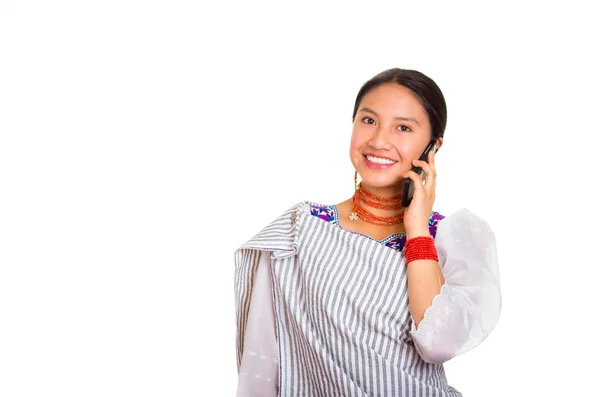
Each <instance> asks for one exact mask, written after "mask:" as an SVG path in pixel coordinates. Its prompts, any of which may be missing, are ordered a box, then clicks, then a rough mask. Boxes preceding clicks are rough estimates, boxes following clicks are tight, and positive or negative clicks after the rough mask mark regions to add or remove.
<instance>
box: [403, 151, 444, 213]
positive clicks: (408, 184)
mask: <svg viewBox="0 0 600 397" xmlns="http://www.w3.org/2000/svg"><path fill="white" fill-rule="evenodd" d="M431 150H433V151H434V153H435V152H437V148H436V142H435V139H432V140H431V141H430V142H429V143H428V144H427V147H426V148H425V151H424V152H423V154H422V155H421V157H419V160H424V161H427V159H428V158H429V152H430V151H431ZM412 170H413V171H414V172H416V173H417V174H418V175H420V176H421V179H422V180H423V182H425V171H423V168H421V167H415V166H413V167H412ZM414 192H415V184H414V182H413V181H412V179H410V178H406V179H405V180H404V192H403V194H402V206H403V207H408V206H409V205H410V202H411V201H412V197H413V193H414Z"/></svg>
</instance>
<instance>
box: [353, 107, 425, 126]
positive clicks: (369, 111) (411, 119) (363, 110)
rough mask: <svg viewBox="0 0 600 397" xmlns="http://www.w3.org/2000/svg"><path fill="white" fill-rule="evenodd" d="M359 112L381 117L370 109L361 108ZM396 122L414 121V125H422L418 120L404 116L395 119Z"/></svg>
mask: <svg viewBox="0 0 600 397" xmlns="http://www.w3.org/2000/svg"><path fill="white" fill-rule="evenodd" d="M359 112H368V113H372V114H374V115H375V116H377V117H379V115H378V114H377V112H376V111H374V110H373V109H369V108H361V109H360V110H359ZM394 120H404V121H412V122H413V123H415V124H416V125H420V124H419V122H418V121H417V120H416V119H414V118H412V117H402V116H398V117H396V118H394Z"/></svg>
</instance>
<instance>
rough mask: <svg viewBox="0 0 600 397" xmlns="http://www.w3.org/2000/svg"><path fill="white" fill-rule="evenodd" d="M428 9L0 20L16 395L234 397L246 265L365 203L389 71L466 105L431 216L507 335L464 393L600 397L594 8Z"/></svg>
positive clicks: (453, 374)
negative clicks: (356, 190) (469, 262)
mask: <svg viewBox="0 0 600 397" xmlns="http://www.w3.org/2000/svg"><path fill="white" fill-rule="evenodd" d="M415 3H417V2H402V1H396V2H389V3H387V4H386V3H381V2H343V3H342V2H340V3H339V4H335V3H333V2H316V1H314V2H295V3H289V2H275V1H273V2H270V3H268V2H261V1H258V2H257V1H254V2H242V1H238V2H210V4H208V5H207V4H204V3H202V2H193V1H185V2H184V1H170V2H167V1H162V2H159V1H144V2H142V1H103V2H76V1H70V2H67V1H55V2H31V1H17V0H14V1H8V2H4V1H3V2H2V3H1V4H2V6H0V13H1V14H0V395H1V396H3V397H16V396H50V395H52V396H54V395H56V396H61V397H65V396H233V395H234V394H235V383H236V368H235V314H234V299H233V252H234V250H235V248H237V246H239V245H241V244H242V243H243V242H245V241H246V240H247V239H249V238H250V237H251V236H252V235H253V234H255V233H256V232H258V231H259V230H260V229H261V228H262V227H264V226H265V225H266V224H267V223H269V222H270V221H271V220H273V219H274V218H275V217H276V216H278V215H279V214H281V213H282V212H283V211H285V210H286V209H287V208H289V207H291V206H292V205H294V204H295V203H297V202H299V201H301V200H312V201H318V202H322V203H328V204H329V203H337V202H339V201H342V200H344V199H346V198H348V197H350V195H351V194H352V186H353V180H352V178H353V169H352V166H351V164H350V160H349V158H348V147H349V137H350V132H351V122H350V116H351V111H352V106H353V101H354V97H355V95H356V93H357V91H358V89H359V88H360V85H361V84H362V83H363V82H365V81H366V80H368V79H369V78H370V77H372V76H373V75H375V74H376V73H378V72H380V71H382V70H384V69H387V68H390V67H403V68H409V69H417V70H420V71H422V72H424V73H425V74H427V75H429V76H430V77H432V78H433V79H434V80H435V81H436V82H437V83H438V84H439V85H440V87H441V88H442V90H443V92H444V95H445V97H446V100H447V103H448V109H449V116H448V117H449V118H448V127H447V130H446V136H445V144H444V147H443V148H442V150H441V151H440V152H439V153H438V155H437V157H436V163H437V167H438V183H437V186H438V189H437V201H436V205H435V209H436V210H438V211H440V212H441V213H443V214H448V213H451V212H453V211H455V210H456V209H458V208H461V207H467V208H469V209H471V210H472V211H473V212H475V213H476V214H478V215H480V216H482V217H484V218H485V219H487V220H488V221H489V223H490V225H491V226H492V228H493V229H494V230H495V232H496V237H497V243H498V250H499V256H500V264H501V277H502V289H503V294H504V295H503V312H502V316H501V319H500V322H499V324H498V326H497V328H496V330H495V331H494V332H493V333H492V335H491V336H490V337H489V338H488V339H487V340H486V341H485V342H484V343H483V344H482V345H480V346H479V347H477V348H476V349H475V350H473V351H471V352H468V353H466V354H464V355H463V356H460V357H457V358H455V359H453V360H452V361H450V362H449V363H447V364H446V370H447V375H448V380H449V383H450V384H451V385H453V386H455V387H456V388H458V389H459V390H461V391H462V392H463V393H464V395H465V396H488V397H491V396H507V395H511V396H534V395H544V396H550V395H552V396H563V395H580V394H584V393H585V395H590V394H595V393H597V390H595V389H594V387H595V386H594V384H595V383H596V382H594V379H595V378H596V374H595V370H594V368H593V367H594V366H595V364H593V361H592V363H591V364H587V362H588V359H591V360H594V359H595V357H596V356H597V354H598V353H599V351H598V342H597V341H596V339H595V338H596V333H595V332H593V328H592V326H591V325H590V324H588V323H590V322H592V321H593V320H594V319H595V316H596V314H597V312H598V310H597V308H595V306H594V305H593V303H594V302H595V299H597V298H596V297H595V294H594V293H593V291H595V288H596V285H597V283H598V276H600V272H599V271H598V265H599V264H600V263H599V260H598V255H597V250H596V249H595V248H594V247H595V246H594V245H592V244H593V243H594V242H595V237H597V231H596V226H595V224H596V222H597V216H596V211H597V209H596V206H595V205H596V203H597V201H598V195H597V193H594V190H595V188H596V187H597V185H598V183H597V172H598V166H597V156H598V155H597V143H598V133H599V132H600V131H599V128H598V119H597V114H598V113H597V110H598V105H599V103H598V102H599V101H598V90H599V89H600V84H599V77H598V70H600V65H599V63H598V61H597V58H596V56H597V47H598V46H597V44H598V43H597V38H598V37H600V32H599V30H598V27H597V26H598V25H597V21H596V18H594V17H593V15H594V13H593V12H592V7H591V6H590V5H588V4H590V3H592V2H584V1H568V2H567V1H562V2H542V1H540V2H516V1H515V2H506V1H503V2H494V3H490V2H472V3H466V2H438V3H429V4H428V5H416V4H415ZM421 3H422V2H419V4H421Z"/></svg>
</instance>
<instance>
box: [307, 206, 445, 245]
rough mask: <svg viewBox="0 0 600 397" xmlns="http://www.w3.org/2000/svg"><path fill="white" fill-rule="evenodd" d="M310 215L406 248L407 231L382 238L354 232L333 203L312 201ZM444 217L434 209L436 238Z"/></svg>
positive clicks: (432, 221) (432, 230)
mask: <svg viewBox="0 0 600 397" xmlns="http://www.w3.org/2000/svg"><path fill="white" fill-rule="evenodd" d="M310 215H312V216H316V217H317V218H319V219H321V220H324V221H326V222H329V223H331V224H333V225H335V226H337V227H339V228H340V229H342V230H344V231H346V232H348V233H353V234H358V235H360V236H363V237H366V238H368V239H370V240H373V241H376V242H378V243H381V244H383V245H385V246H387V247H390V248H393V249H395V250H398V251H402V250H403V249H404V244H405V243H406V233H405V232H399V233H392V234H390V235H389V236H387V237H386V238H384V239H382V240H377V239H374V238H373V237H371V236H368V235H366V234H363V233H360V232H353V231H351V230H348V229H345V228H344V227H342V225H341V224H340V221H339V219H340V217H339V213H338V209H337V207H336V206H335V205H333V204H332V205H320V204H317V203H311V204H310ZM442 219H444V216H442V215H441V214H439V213H438V212H435V211H432V213H431V217H430V218H429V231H430V234H431V236H432V237H434V238H435V234H436V229H437V223H438V221H440V220H442Z"/></svg>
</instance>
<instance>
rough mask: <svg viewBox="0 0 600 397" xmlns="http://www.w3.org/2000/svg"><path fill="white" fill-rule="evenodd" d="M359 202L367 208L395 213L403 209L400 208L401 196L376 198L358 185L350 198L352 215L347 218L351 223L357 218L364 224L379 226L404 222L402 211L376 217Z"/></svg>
mask: <svg viewBox="0 0 600 397" xmlns="http://www.w3.org/2000/svg"><path fill="white" fill-rule="evenodd" d="M361 202H363V203H365V204H366V205H367V206H369V207H372V208H377V209H381V210H389V211H397V210H400V209H402V208H404V207H403V206H402V195H401V194H400V195H398V196H393V197H382V196H377V195H375V194H373V193H371V192H369V191H367V190H366V189H365V188H364V187H363V186H362V183H361V184H359V185H358V188H357V189H356V191H355V192H354V195H353V196H352V213H351V214H350V216H349V218H350V220H352V221H355V220H357V219H358V218H360V219H362V220H363V221H365V222H368V223H372V224H374V225H380V226H391V225H397V224H399V223H402V221H403V220H404V211H402V212H401V213H399V214H395V215H392V216H377V215H374V214H371V213H370V212H369V211H367V210H366V209H365V208H364V207H363V206H362V205H361Z"/></svg>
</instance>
